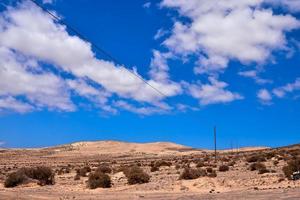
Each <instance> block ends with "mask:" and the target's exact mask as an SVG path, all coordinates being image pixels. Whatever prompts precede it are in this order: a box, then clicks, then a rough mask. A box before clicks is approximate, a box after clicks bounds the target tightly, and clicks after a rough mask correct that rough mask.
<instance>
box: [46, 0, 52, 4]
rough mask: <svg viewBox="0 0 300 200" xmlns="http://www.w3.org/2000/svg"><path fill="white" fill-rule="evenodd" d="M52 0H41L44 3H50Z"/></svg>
mask: <svg viewBox="0 0 300 200" xmlns="http://www.w3.org/2000/svg"><path fill="white" fill-rule="evenodd" d="M53 2H54V0H43V3H44V4H52V3H53Z"/></svg>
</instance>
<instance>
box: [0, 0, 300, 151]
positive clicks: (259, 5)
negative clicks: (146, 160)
mask: <svg viewBox="0 0 300 200" xmlns="http://www.w3.org/2000/svg"><path fill="white" fill-rule="evenodd" d="M38 2H39V3H41V4H42V5H43V6H45V7H46V8H47V9H49V10H51V12H55V13H56V15H58V16H60V18H62V19H63V20H64V21H66V22H67V23H68V24H70V25H71V26H73V27H75V28H76V29H77V30H79V31H80V32H81V33H82V34H83V35H84V36H85V37H87V38H88V39H89V40H90V41H92V42H93V43H95V44H96V45H98V46H101V47H102V48H103V49H105V50H106V51H107V52H109V53H110V54H111V55H113V56H114V57H115V58H117V59H118V60H119V61H121V62H122V66H120V65H119V64H118V63H114V62H112V61H111V60H109V59H108V58H107V57H105V56H103V55H102V54H101V53H99V52H97V51H96V49H95V48H94V47H92V46H91V45H90V44H89V43H87V42H85V41H83V40H81V39H80V38H78V37H77V36H74V33H72V32H71V31H70V30H69V29H67V28H66V27H64V26H62V25H60V24H59V23H57V22H55V21H54V20H53V19H52V18H51V17H50V16H49V15H47V14H46V13H44V12H42V10H41V9H39V8H38V7H36V6H35V5H34V4H33V3H30V1H26V0H24V1H11V0H5V1H4V2H3V4H1V5H0V11H1V15H0V58H1V59H0V145H2V146H4V147H40V146H51V145H57V144H63V143H70V142H74V141H83V140H122V141H131V142H152V141H171V142H176V143H180V144H184V145H188V146H193V147H200V148H212V147H213V143H212V141H213V126H214V125H216V126H217V129H218V135H219V139H218V147H219V148H229V147H231V146H235V147H236V146H282V145H288V144H293V143H299V140H300V133H299V131H300V123H299V122H300V114H299V113H300V112H299V111H300V106H299V98H300V96H299V95H300V93H299V90H300V69H299V63H300V56H299V55H300V52H299V50H300V3H299V1H298V2H297V1H293V0H279V1H275V2H274V1H270V0H256V1H252V0H251V1H237V0H228V1H227V3H226V4H224V3H222V2H224V1H219V0H213V1H209V2H208V1H205V0H189V1H182V0H164V1H138V0H136V1H135V0H132V1H114V2H113V1H104V0H103V1H90V2H87V1H84V0H78V1H70V0H64V1H63V0H54V1H38ZM124 68H127V69H129V70H130V72H129V71H127V70H125V69H124ZM131 73H137V74H138V75H139V76H141V77H143V79H144V80H146V81H147V82H148V83H149V84H150V85H151V86H153V87H155V88H156V89H158V90H159V91H161V92H162V93H163V94H164V95H163V96H162V95H161V94H160V93H158V92H157V91H155V90H154V89H153V88H151V87H149V85H146V84H145V83H144V82H142V81H140V80H139V79H138V78H136V77H135V76H134V75H132V74H131Z"/></svg>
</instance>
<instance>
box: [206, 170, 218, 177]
mask: <svg viewBox="0 0 300 200" xmlns="http://www.w3.org/2000/svg"><path fill="white" fill-rule="evenodd" d="M207 176H208V177H210V178H215V177H217V172H216V171H215V170H212V172H211V173H208V174H207Z"/></svg>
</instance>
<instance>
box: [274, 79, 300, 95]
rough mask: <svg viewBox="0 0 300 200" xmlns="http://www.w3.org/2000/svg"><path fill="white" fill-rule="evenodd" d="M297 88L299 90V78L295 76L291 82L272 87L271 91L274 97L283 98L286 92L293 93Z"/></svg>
mask: <svg viewBox="0 0 300 200" xmlns="http://www.w3.org/2000/svg"><path fill="white" fill-rule="evenodd" d="M297 90H300V78H297V79H296V80H295V82H293V83H288V84H286V85H284V86H281V87H278V88H274V89H273V91H272V92H273V94H274V95H275V96H276V97H278V98H283V97H285V96H286V94H287V93H293V92H294V91H297Z"/></svg>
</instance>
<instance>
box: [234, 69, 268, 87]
mask: <svg viewBox="0 0 300 200" xmlns="http://www.w3.org/2000/svg"><path fill="white" fill-rule="evenodd" d="M238 74H239V75H240V76H243V77H248V78H252V79H254V80H255V82H256V83H257V84H266V83H273V81H272V80H269V79H263V78H261V77H259V76H258V72H257V71H256V70H249V71H242V72H239V73H238Z"/></svg>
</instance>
